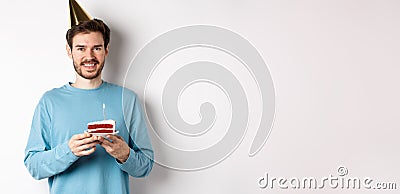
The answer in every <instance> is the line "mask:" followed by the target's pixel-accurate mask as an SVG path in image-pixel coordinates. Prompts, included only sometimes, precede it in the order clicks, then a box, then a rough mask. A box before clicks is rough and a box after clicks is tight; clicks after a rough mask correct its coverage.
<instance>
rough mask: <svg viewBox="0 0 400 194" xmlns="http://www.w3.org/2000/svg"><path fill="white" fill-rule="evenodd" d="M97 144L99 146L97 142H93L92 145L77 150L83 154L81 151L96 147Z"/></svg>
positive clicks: (82, 146)
mask: <svg viewBox="0 0 400 194" xmlns="http://www.w3.org/2000/svg"><path fill="white" fill-rule="evenodd" d="M96 144H97V142H93V143H90V144H84V145H81V146H79V147H77V148H76V149H75V150H76V151H78V152H81V151H84V150H87V149H90V148H93V147H96Z"/></svg>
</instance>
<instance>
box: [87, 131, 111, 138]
mask: <svg viewBox="0 0 400 194" xmlns="http://www.w3.org/2000/svg"><path fill="white" fill-rule="evenodd" d="M85 133H90V132H88V131H87V130H86V131H85ZM117 133H119V131H116V132H114V133H90V134H92V135H96V136H102V137H105V136H106V135H115V134H117Z"/></svg>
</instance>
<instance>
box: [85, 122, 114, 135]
mask: <svg viewBox="0 0 400 194" xmlns="http://www.w3.org/2000/svg"><path fill="white" fill-rule="evenodd" d="M113 127H114V126H113V125H112V124H93V125H88V129H98V128H113ZM111 131H112V130H111ZM99 133H100V132H99Z"/></svg>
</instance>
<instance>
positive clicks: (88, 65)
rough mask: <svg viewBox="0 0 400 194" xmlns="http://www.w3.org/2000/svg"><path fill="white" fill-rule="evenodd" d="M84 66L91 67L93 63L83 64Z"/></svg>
mask: <svg viewBox="0 0 400 194" xmlns="http://www.w3.org/2000/svg"><path fill="white" fill-rule="evenodd" d="M84 66H85V67H93V66H94V64H85V65H84Z"/></svg>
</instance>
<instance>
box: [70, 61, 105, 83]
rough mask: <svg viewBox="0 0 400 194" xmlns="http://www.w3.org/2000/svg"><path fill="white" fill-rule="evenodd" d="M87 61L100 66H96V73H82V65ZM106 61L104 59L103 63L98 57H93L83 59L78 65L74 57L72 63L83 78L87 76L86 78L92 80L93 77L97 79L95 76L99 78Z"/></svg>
mask: <svg viewBox="0 0 400 194" xmlns="http://www.w3.org/2000/svg"><path fill="white" fill-rule="evenodd" d="M85 63H93V64H95V65H96V66H98V67H97V68H96V70H95V71H96V72H95V73H94V74H90V75H84V74H83V73H82V68H81V67H82V66H83V65H84V64H85ZM104 63H105V60H104V61H103V63H102V64H100V63H99V61H98V60H97V59H92V60H86V61H83V62H81V63H79V65H77V63H75V61H74V60H73V59H72V64H73V65H74V69H75V72H76V73H77V74H78V75H80V76H81V77H83V78H85V79H90V80H91V79H95V78H97V77H99V76H100V74H101V71H102V70H103V67H104Z"/></svg>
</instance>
